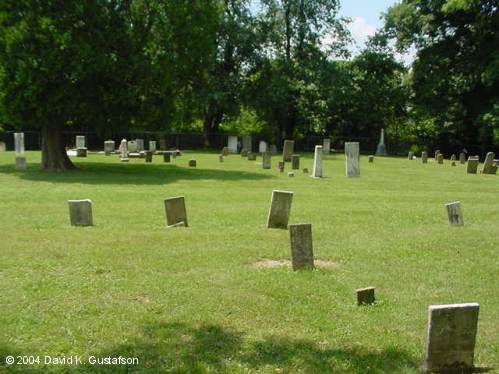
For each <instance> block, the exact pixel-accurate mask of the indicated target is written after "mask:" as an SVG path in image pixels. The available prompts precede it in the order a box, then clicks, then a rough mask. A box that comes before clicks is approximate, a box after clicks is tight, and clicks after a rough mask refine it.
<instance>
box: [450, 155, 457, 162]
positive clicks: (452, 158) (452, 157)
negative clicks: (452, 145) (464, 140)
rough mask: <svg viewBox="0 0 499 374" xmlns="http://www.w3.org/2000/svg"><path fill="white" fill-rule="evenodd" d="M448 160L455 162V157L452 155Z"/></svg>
mask: <svg viewBox="0 0 499 374" xmlns="http://www.w3.org/2000/svg"><path fill="white" fill-rule="evenodd" d="M450 160H451V161H456V155H455V154H454V153H453V154H451V155H450Z"/></svg>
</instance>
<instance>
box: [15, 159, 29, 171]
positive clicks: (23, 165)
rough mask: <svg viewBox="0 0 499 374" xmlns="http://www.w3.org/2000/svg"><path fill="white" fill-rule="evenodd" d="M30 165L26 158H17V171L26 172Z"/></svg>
mask: <svg viewBox="0 0 499 374" xmlns="http://www.w3.org/2000/svg"><path fill="white" fill-rule="evenodd" d="M27 168H28V165H27V163H26V157H24V156H17V157H16V170H26V169H27Z"/></svg>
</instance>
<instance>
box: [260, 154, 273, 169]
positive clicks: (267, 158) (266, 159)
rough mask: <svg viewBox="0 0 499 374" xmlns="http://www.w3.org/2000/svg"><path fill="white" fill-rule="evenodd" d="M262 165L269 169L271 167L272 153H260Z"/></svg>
mask: <svg viewBox="0 0 499 374" xmlns="http://www.w3.org/2000/svg"><path fill="white" fill-rule="evenodd" d="M262 167H263V168H264V169H270V168H271V167H272V154H271V153H270V152H263V153H262Z"/></svg>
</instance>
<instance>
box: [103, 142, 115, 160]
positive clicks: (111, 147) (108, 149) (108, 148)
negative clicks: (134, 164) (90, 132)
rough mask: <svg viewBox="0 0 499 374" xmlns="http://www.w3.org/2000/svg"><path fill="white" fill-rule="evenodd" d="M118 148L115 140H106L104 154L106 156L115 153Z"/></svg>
mask: <svg viewBox="0 0 499 374" xmlns="http://www.w3.org/2000/svg"><path fill="white" fill-rule="evenodd" d="M115 149H116V144H115V143H114V140H106V141H105V142H104V154H105V155H106V156H109V155H110V154H111V153H113V152H114V151H115Z"/></svg>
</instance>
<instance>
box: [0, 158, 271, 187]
mask: <svg viewBox="0 0 499 374" xmlns="http://www.w3.org/2000/svg"><path fill="white" fill-rule="evenodd" d="M0 173H3V174H15V175H18V176H19V178H20V179H24V180H30V181H43V182H51V183H83V184H135V185H155V184H168V183H173V182H175V181H178V180H224V181H237V180H262V179H270V178H276V177H275V176H273V175H270V174H263V173H257V172H256V173H253V172H247V171H239V170H237V171H236V170H223V169H221V170H217V169H203V168H188V167H181V166H178V165H175V164H146V163H144V164H104V163H92V162H80V163H78V169H76V170H72V171H68V172H64V173H49V172H44V171H42V170H40V166H39V164H36V165H30V167H29V168H28V170H26V171H23V172H20V171H17V170H16V169H15V166H14V165H0Z"/></svg>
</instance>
